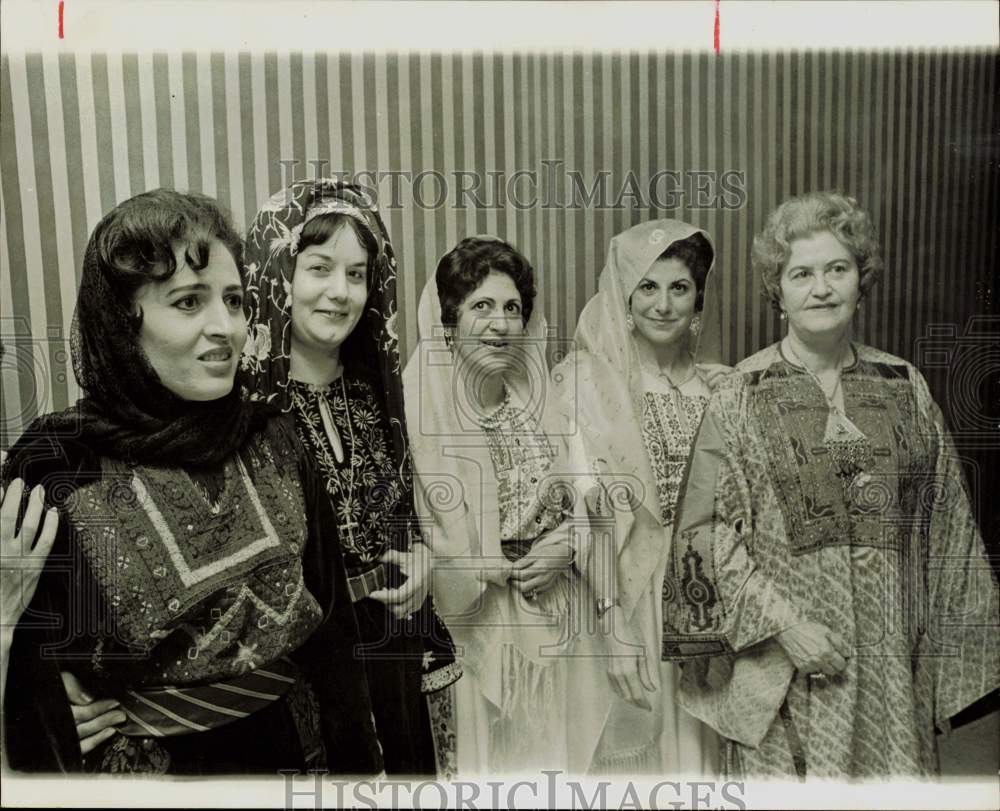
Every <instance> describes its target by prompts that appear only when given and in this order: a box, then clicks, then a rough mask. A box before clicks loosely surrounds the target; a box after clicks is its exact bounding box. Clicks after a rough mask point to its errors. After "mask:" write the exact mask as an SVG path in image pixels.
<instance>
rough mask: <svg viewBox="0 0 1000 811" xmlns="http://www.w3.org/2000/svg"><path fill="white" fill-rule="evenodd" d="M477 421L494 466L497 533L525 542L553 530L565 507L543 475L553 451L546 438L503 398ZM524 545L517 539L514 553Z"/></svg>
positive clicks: (505, 537) (523, 550) (549, 481)
mask: <svg viewBox="0 0 1000 811" xmlns="http://www.w3.org/2000/svg"><path fill="white" fill-rule="evenodd" d="M480 424H481V425H482V428H483V432H484V434H485V435H486V441H487V444H488V446H489V450H490V459H491V460H492V462H493V468H494V470H495V471H496V477H497V489H498V496H497V500H498V502H499V505H500V538H501V539H502V540H504V541H514V540H517V541H522V542H527V541H531V540H533V539H535V538H537V537H538V536H540V535H542V534H544V533H545V532H548V531H549V530H551V529H555V528H556V527H557V526H559V524H561V523H562V522H563V520H564V518H565V511H564V509H563V506H564V505H563V499H562V498H561V497H560V492H559V489H558V488H557V487H556V485H555V483H554V482H552V481H551V480H547V479H546V476H547V474H548V472H549V467H550V466H551V464H552V460H553V458H555V453H556V452H555V449H554V448H553V446H552V444H551V443H550V442H549V440H548V437H547V436H546V435H545V433H544V432H543V431H541V430H533V427H532V425H531V422H530V420H529V417H528V414H527V413H526V412H525V411H524V410H523V409H520V408H518V407H516V406H514V405H513V404H512V403H511V401H510V398H509V397H508V398H506V399H505V400H504V402H503V404H502V405H501V406H500V408H498V409H497V410H496V411H495V412H493V413H492V414H490V415H489V416H488V417H486V418H484V419H482V420H481V421H480ZM508 546H509V545H508ZM530 547H531V544H530V543H527V544H522V545H521V546H520V547H519V548H518V557H520V556H521V555H523V554H524V553H526V552H527V551H528V549H530ZM510 548H513V547H510ZM505 551H510V550H509V549H505Z"/></svg>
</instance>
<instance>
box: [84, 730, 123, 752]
mask: <svg viewBox="0 0 1000 811" xmlns="http://www.w3.org/2000/svg"><path fill="white" fill-rule="evenodd" d="M114 734H115V728H114V727H106V728H105V729H102V730H101V731H100V732H98V733H97V734H96V735H91V736H89V737H87V738H81V740H80V754H81V755H86V754H88V753H89V752H92V751H93V750H94V749H96V748H97V747H98V746H100V745H101V744H102V743H104V742H105V741H106V740H107V739H108V738H110V737H111V736H112V735H114Z"/></svg>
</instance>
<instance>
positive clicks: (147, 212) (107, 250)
mask: <svg viewBox="0 0 1000 811" xmlns="http://www.w3.org/2000/svg"><path fill="white" fill-rule="evenodd" d="M216 239H217V240H219V242H221V243H222V244H223V245H225V246H226V249H227V250H228V251H229V253H230V254H231V255H232V257H233V261H235V262H236V267H237V269H238V271H239V274H240V281H241V282H245V277H244V270H243V241H242V240H241V239H240V236H239V234H238V233H236V229H234V228H233V226H232V223H231V222H230V220H229V217H228V215H227V214H226V213H225V212H224V211H223V210H222V208H220V206H219V204H218V203H217V202H215V200H213V199H211V198H210V197H206V196H205V195H203V194H195V193H192V192H186V193H185V192H179V191H174V190H173V189H154V190H153V191H148V192H144V193H143V194H137V195H136V196H135V197H132V198H130V199H128V200H126V201H125V202H123V203H120V204H119V205H118V206H116V207H115V208H114V209H112V210H111V211H110V212H109V213H108V214H107V215H105V217H104V219H102V220H101V221H100V222H99V223H98V224H97V227H96V228H95V229H94V235H93V243H94V251H95V259H96V261H97V263H98V265H99V266H101V267H103V268H104V274H105V277H106V278H107V280H108V283H109V285H110V286H111V289H112V290H113V291H114V293H115V294H116V295H117V296H118V299H119V301H120V302H121V303H122V304H123V306H125V307H126V308H128V309H131V305H132V302H133V300H134V299H135V295H136V293H137V292H138V290H139V289H140V288H141V287H142V286H143V285H145V284H147V283H149V282H163V281H166V280H167V279H169V278H170V277H171V276H173V275H174V274H175V273H176V272H177V259H176V258H175V256H174V249H175V246H176V245H177V243H179V242H180V243H184V245H185V248H184V258H185V261H186V262H187V263H188V264H189V265H190V266H191V268H192V269H193V270H196V271H198V270H202V269H204V268H205V266H206V265H207V264H208V257H209V253H210V249H211V244H212V241H213V240H216ZM141 324H142V313H141V312H139V313H138V314H136V316H135V320H134V323H133V324H132V326H133V328H134V329H135V330H136V331H138V329H139V326H140V325H141Z"/></svg>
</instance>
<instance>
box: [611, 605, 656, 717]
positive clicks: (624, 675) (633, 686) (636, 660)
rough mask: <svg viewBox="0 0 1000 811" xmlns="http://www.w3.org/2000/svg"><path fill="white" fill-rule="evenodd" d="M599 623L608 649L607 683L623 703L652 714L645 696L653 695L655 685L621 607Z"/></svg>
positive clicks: (640, 646) (612, 609)
mask: <svg viewBox="0 0 1000 811" xmlns="http://www.w3.org/2000/svg"><path fill="white" fill-rule="evenodd" d="M601 624H602V630H603V632H604V640H605V645H606V646H607V649H608V657H609V659H608V681H610V682H611V687H612V689H613V690H614V691H615V694H616V695H617V696H618V697H619V698H621V699H622V700H624V701H627V702H628V703H629V704H633V705H635V706H636V707H639V708H641V709H644V710H649V711H650V712H652V710H653V707H652V705H651V704H650V703H649V699H647V698H646V693H647V692H649V693H655V692H656V685H655V684H653V679H652V678H651V677H650V675H649V659H648V658H647V656H646V648H645V646H644V645H643V644H642V643H640V642H638V641H637V640H636V639H635V636H634V634H633V633H632V630H631V628H629V626H628V623H627V622H626V620H625V613H624V612H623V611H622V609H621V606H617V605H616V606H612V608H611V610H610V611H608V612H607V613H606V614H605V615H604V616H603V617H602V618H601Z"/></svg>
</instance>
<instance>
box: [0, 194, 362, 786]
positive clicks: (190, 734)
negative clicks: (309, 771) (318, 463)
mask: <svg viewBox="0 0 1000 811" xmlns="http://www.w3.org/2000/svg"><path fill="white" fill-rule="evenodd" d="M241 259H242V246H241V243H240V240H239V238H238V236H237V235H236V233H235V232H234V231H233V229H232V227H231V226H230V225H229V223H228V221H227V220H226V218H225V217H224V216H223V215H222V213H221V212H220V211H219V209H218V208H217V206H216V205H215V204H214V203H213V202H212V201H210V200H209V199H208V198H205V197H201V196H197V195H185V194H180V193H177V192H173V191H168V190H163V189H161V190H158V191H154V192H148V193H146V194H141V195H138V196H137V197H134V198H132V199H130V200H127V201H125V202H124V203H122V204H120V205H119V206H118V207H116V208H115V209H114V210H113V211H111V212H110V213H109V214H108V215H107V216H105V217H104V218H103V219H102V220H101V222H100V223H98V225H97V227H96V228H95V229H94V232H93V234H92V235H91V238H90V241H89V244H88V246H87V250H86V254H85V258H84V268H83V274H82V278H81V286H80V295H79V298H78V301H77V308H76V315H75V319H74V331H73V366H74V371H75V373H76V376H77V379H78V380H79V382H80V385H81V386H82V387H83V389H84V391H85V392H86V397H85V399H83V400H82V401H81V402H80V403H79V404H78V405H77V406H75V407H73V408H71V409H68V410H66V411H64V412H61V413H57V414H50V415H47V416H45V417H43V418H41V419H39V420H36V421H35V422H34V423H33V424H32V425H31V426H29V428H28V430H27V431H25V433H24V435H23V436H22V437H21V439H20V440H19V441H18V442H17V444H16V445H15V446H14V448H13V449H12V450H11V452H10V455H9V457H8V459H7V460H6V463H5V465H4V468H3V475H2V478H3V481H4V482H5V483H8V486H9V487H11V490H12V491H13V489H15V488H14V486H13V485H12V484H11V483H12V482H13V481H14V479H15V478H19V479H21V480H22V481H23V482H24V483H25V487H26V489H27V488H35V490H33V492H34V493H35V494H36V495H35V496H33V499H34V502H33V505H32V506H31V507H29V509H28V512H27V513H26V519H25V521H26V523H25V524H23V525H22V526H27V525H28V524H30V523H31V521H30V517H31V516H32V515H34V514H35V512H34V503H37V499H38V498H40V497H41V495H40V493H41V491H39V490H38V489H37V488H38V487H39V486H40V487H42V488H44V498H45V500H46V502H47V503H48V504H49V505H51V507H52V508H53V509H57V510H58V511H59V514H60V519H59V530H58V532H57V533H56V538H55V541H54V545H53V548H52V551H51V554H50V555H49V557H48V560H47V562H46V565H45V569H44V571H43V572H42V575H41V577H40V579H39V582H38V584H37V591H36V593H35V595H34V598H33V600H32V603H31V606H30V610H29V611H28V612H27V613H26V614H25V616H24V617H22V619H21V622H20V624H19V625H18V627H17V630H16V632H15V635H14V639H13V645H12V649H11V662H10V673H9V681H8V684H7V688H8V690H7V696H6V698H8V699H9V700H8V702H7V706H6V712H5V713H4V717H5V722H6V732H7V744H8V753H9V756H10V762H11V765H12V766H14V767H15V768H23V769H32V770H63V771H77V770H81V769H85V770H88V771H100V772H155V773H163V772H169V773H174V774H196V773H202V774H203V773H211V774H219V773H237V772H239V773H249V772H256V773H272V774H273V773H275V772H276V771H277V770H278V769H297V768H306V767H307V766H322V765H326V766H327V767H328V768H330V769H331V770H335V771H338V772H349V773H358V774H378V773H380V772H381V768H382V765H381V756H380V753H379V750H378V742H377V740H376V738H375V731H374V728H373V726H372V723H371V712H370V708H369V701H368V695H367V688H366V685H365V682H364V676H363V673H362V672H361V670H360V668H359V667H358V666H357V665H356V663H354V662H353V661H352V660H351V659H350V658H349V657H347V656H345V655H344V654H345V652H349V651H351V650H352V649H353V647H354V646H355V644H357V640H358V636H357V625H356V623H355V621H354V617H353V613H352V611H351V606H350V602H349V600H348V599H347V598H346V592H347V581H346V574H345V572H344V567H343V562H342V560H341V558H340V555H339V552H338V551H337V549H336V547H335V546H331V545H330V544H329V543H328V542H327V541H326V539H324V538H323V537H321V529H322V527H324V526H326V525H327V524H328V523H329V521H330V520H331V518H330V517H329V516H328V514H327V512H328V511H327V510H326V509H325V500H324V499H321V498H318V497H316V495H315V494H314V493H312V492H311V490H310V488H309V481H310V479H309V477H308V476H305V477H303V475H302V474H303V472H304V470H305V465H306V463H307V460H306V458H305V457H304V455H303V454H302V452H301V449H300V448H299V446H298V445H297V444H296V442H295V436H294V432H293V431H292V430H291V428H290V426H286V424H285V422H286V421H285V420H284V419H282V418H271V417H269V415H268V413H267V412H266V411H265V410H264V409H261V408H259V407H257V406H254V405H252V404H249V403H245V402H243V401H242V399H241V397H240V393H239V392H238V391H236V390H235V389H234V387H233V380H234V376H235V373H236V365H237V359H238V357H239V353H240V350H241V349H242V347H243V344H244V342H245V340H246V319H245V316H244V314H243V295H244V294H243V285H242V278H241V274H240V270H239V268H240V264H241ZM60 669H64V670H71V671H73V672H74V673H75V674H76V675H77V676H79V677H80V678H81V680H82V681H83V682H84V683H85V684H87V685H88V687H89V688H90V689H92V690H94V691H95V692H96V693H97V694H99V695H103V696H110V697H111V698H112V699H113V700H114V701H115V702H117V703H118V705H119V706H120V712H121V721H122V723H121V725H120V726H118V727H117V728H116V731H115V732H114V733H113V734H111V736H110V738H109V739H108V740H105V741H104V742H103V743H101V744H100V745H98V746H96V747H94V748H93V749H92V750H91V751H90V752H89V753H88V754H87V755H86V757H83V756H82V755H81V750H80V746H79V744H78V741H77V734H76V730H75V729H74V719H73V715H72V714H71V712H70V707H69V704H68V703H67V701H66V697H65V693H64V692H63V686H62V681H61V680H60V677H59V671H60ZM316 674H322V675H323V678H322V679H321V680H319V679H316V678H315V677H316ZM307 676H308V677H311V680H312V681H313V684H314V685H315V692H310V691H308V690H306V689H305V688H304V686H303V684H304V678H305V677H307ZM317 699H318V706H317ZM105 734H107V733H105ZM348 741H349V743H347V742H348Z"/></svg>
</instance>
